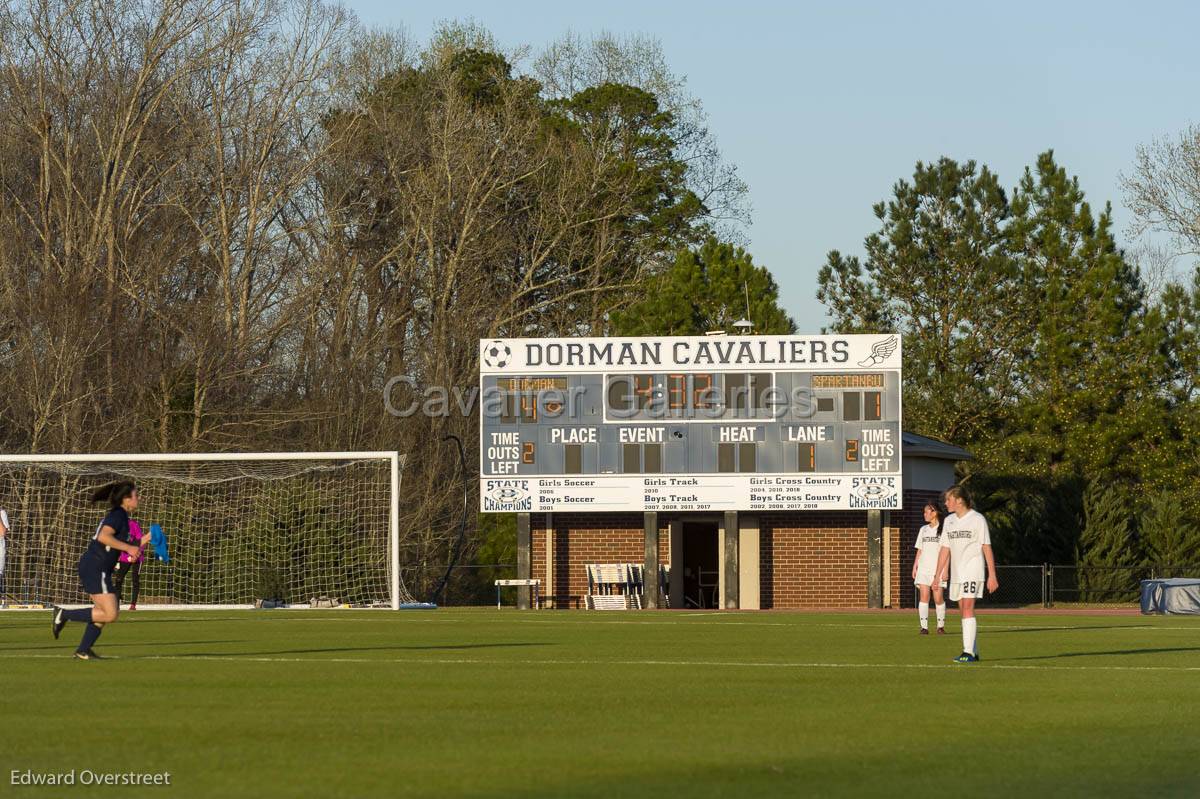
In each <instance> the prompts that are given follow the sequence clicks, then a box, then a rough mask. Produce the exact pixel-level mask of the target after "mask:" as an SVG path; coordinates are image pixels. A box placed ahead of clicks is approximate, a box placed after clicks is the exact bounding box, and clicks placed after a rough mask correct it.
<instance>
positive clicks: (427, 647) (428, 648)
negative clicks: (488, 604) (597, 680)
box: [177, 641, 557, 659]
mask: <svg viewBox="0 0 1200 799" xmlns="http://www.w3.org/2000/svg"><path fill="white" fill-rule="evenodd" d="M536 646H557V644H552V643H543V642H533V641H517V642H512V643H499V644H422V645H419V646H402V645H396V644H389V645H387V646H332V647H322V648H313V649H272V650H269V651H266V652H182V653H180V654H179V655H177V657H194V658H197V659H202V658H206V657H226V658H229V657H233V658H236V657H271V656H276V655H315V654H327V653H338V652H343V653H344V652H423V651H424V652H439V651H456V650H471V649H510V648H518V647H520V648H524V647H536Z"/></svg>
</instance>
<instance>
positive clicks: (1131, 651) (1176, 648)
mask: <svg viewBox="0 0 1200 799" xmlns="http://www.w3.org/2000/svg"><path fill="white" fill-rule="evenodd" d="M1170 652H1200V646H1174V647H1162V648H1157V649H1114V650H1110V651H1108V652H1062V653H1060V654H1057V655H1029V656H1028V657H1021V658H996V659H995V660H996V662H1001V661H1003V662H1006V663H1007V662H1009V661H1017V660H1058V659H1059V658H1091V657H1104V656H1106V655H1162V654H1167V653H1170Z"/></svg>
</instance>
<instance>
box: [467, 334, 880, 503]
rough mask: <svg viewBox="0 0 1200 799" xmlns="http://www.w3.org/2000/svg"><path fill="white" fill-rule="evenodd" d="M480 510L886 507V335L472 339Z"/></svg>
mask: <svg viewBox="0 0 1200 799" xmlns="http://www.w3.org/2000/svg"><path fill="white" fill-rule="evenodd" d="M479 356H480V358H479V362H480V375H479V380H480V386H479V388H480V401H479V406H480V453H479V457H480V461H479V467H480V468H479V474H480V509H481V510H483V511H484V512H491V513H504V512H513V511H517V512H555V511H596V512H617V511H725V510H740V511H771V510H844V509H867V508H879V509H894V508H899V507H900V496H901V479H900V471H901V464H900V459H901V451H900V450H901V424H900V422H901V416H900V414H901V396H900V388H901V368H900V364H901V342H900V337H899V336H898V335H895V334H882V335H845V336H831V335H822V336H704V337H675V338H649V337H646V338H562V339H532V338H530V339H485V340H482V341H480V342H479Z"/></svg>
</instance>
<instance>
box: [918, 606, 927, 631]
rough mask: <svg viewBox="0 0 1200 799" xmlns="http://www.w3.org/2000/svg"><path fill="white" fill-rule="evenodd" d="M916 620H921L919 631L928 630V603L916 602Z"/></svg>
mask: <svg viewBox="0 0 1200 799" xmlns="http://www.w3.org/2000/svg"><path fill="white" fill-rule="evenodd" d="M917 618H919V619H920V620H921V629H922V630H928V629H929V603H928V602H918V603H917Z"/></svg>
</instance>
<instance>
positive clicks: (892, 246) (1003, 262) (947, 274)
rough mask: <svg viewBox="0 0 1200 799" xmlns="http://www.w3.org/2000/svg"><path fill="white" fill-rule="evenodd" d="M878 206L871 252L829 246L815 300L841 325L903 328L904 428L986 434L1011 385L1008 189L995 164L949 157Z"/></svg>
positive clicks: (960, 438)
mask: <svg viewBox="0 0 1200 799" xmlns="http://www.w3.org/2000/svg"><path fill="white" fill-rule="evenodd" d="M874 212H875V216H876V217H877V218H878V219H879V222H880V227H879V230H878V231H877V232H875V233H873V234H871V235H870V236H868V237H867V239H866V241H865V242H864V244H865V248H866V253H867V254H866V259H865V260H862V261H860V260H859V259H858V258H853V257H850V258H848V257H844V256H843V255H842V254H841V253H839V252H838V251H836V250H835V251H833V252H831V253H829V256H828V260H827V261H826V263H825V266H824V267H823V268H822V269H821V272H820V274H819V276H818V283H819V289H818V293H817V297H818V298H819V299H820V300H821V301H822V302H824V303H825V305H826V306H827V307H828V308H829V311H830V315H831V316H832V318H833V325H832V327H833V329H834V330H835V331H837V332H841V333H852V332H859V331H871V332H879V331H882V330H887V331H891V330H895V331H897V332H899V333H901V334H902V335H903V336H904V369H905V373H904V417H905V419H904V424H905V428H906V429H909V430H912V431H914V432H917V433H923V434H925V435H930V436H933V437H935V438H944V439H946V440H951V441H955V442H956V443H965V442H968V441H973V440H977V439H978V438H980V437H982V436H984V435H986V432H987V431H988V430H990V429H992V428H993V426H994V420H995V417H996V414H997V413H998V412H999V410H1000V407H1001V406H1002V404H1003V403H1005V402H1007V401H1009V398H1010V397H1011V396H1012V394H1013V390H1012V388H1011V387H1010V386H1009V381H1008V376H1009V375H1010V374H1011V373H1012V370H1011V359H1010V357H1009V353H1010V352H1011V347H1010V346H1009V344H1008V341H1009V338H1010V336H1011V332H1012V329H1013V321H1014V320H1015V319H1016V318H1017V315H1016V314H1013V313H1012V312H1011V307H1010V306H1011V302H1010V299H1011V297H1013V296H1014V292H1013V290H1012V287H1013V280H1014V278H1015V273H1014V262H1013V260H1012V259H1011V258H1010V257H1009V256H1008V254H1007V251H1006V249H1005V248H1006V235H1005V232H1004V230H1005V224H1006V220H1007V219H1008V216H1009V207H1008V200H1007V198H1006V197H1005V194H1004V190H1003V189H1002V188H1001V186H1000V182H999V181H998V180H997V178H996V176H995V175H994V174H993V173H992V172H990V171H989V170H988V169H987V167H977V166H976V164H975V162H974V161H967V162H965V163H959V162H957V161H954V160H952V159H949V158H942V159H940V160H938V161H937V162H936V163H931V164H924V163H918V164H917V166H916V170H915V172H914V173H913V176H912V180H911V182H910V181H907V180H901V181H899V182H897V183H896V185H895V187H894V188H893V196H892V198H891V199H889V200H888V201H886V202H880V203H877V204H876V205H875V207H874Z"/></svg>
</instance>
